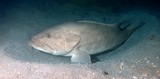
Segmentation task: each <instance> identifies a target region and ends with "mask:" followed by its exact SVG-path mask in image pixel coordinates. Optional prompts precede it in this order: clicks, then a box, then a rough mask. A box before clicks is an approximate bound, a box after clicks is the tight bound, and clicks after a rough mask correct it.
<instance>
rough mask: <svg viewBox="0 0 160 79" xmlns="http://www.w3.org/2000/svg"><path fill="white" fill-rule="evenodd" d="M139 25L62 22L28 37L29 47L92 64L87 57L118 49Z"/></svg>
mask: <svg viewBox="0 0 160 79" xmlns="http://www.w3.org/2000/svg"><path fill="white" fill-rule="evenodd" d="M122 25H124V26H123V28H122ZM143 25H144V22H137V23H133V24H132V23H128V24H127V23H126V22H125V21H122V22H119V23H113V24H105V23H99V22H94V21H75V22H66V23H62V24H59V25H55V26H53V27H51V28H49V29H47V30H44V31H43V32H41V33H38V34H37V35H35V36H33V37H31V38H30V40H29V45H30V46H32V47H33V48H35V49H37V50H40V51H43V52H45V53H49V54H52V55H60V56H70V57H71V62H75V63H92V62H91V56H90V55H93V54H99V53H102V52H104V51H110V50H114V49H116V48H118V47H119V46H121V45H122V44H123V43H124V42H125V41H126V40H127V39H128V37H129V36H130V35H131V34H132V33H133V32H134V31H135V30H137V29H138V28H139V27H141V26H143Z"/></svg>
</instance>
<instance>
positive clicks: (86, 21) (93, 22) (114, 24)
mask: <svg viewBox="0 0 160 79" xmlns="http://www.w3.org/2000/svg"><path fill="white" fill-rule="evenodd" d="M77 22H81V23H82V22H83V23H92V24H99V25H104V26H109V27H117V25H119V23H112V24H106V23H101V22H95V21H88V20H81V21H77Z"/></svg>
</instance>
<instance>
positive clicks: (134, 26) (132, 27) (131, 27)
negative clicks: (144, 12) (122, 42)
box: [123, 21, 145, 34]
mask: <svg viewBox="0 0 160 79" xmlns="http://www.w3.org/2000/svg"><path fill="white" fill-rule="evenodd" d="M144 24H145V22H143V21H140V22H138V23H135V24H129V25H128V26H126V27H125V28H124V29H123V30H124V31H128V32H130V34H131V33H133V32H134V31H136V30H137V29H139V28H140V27H141V26H143V25H144Z"/></svg>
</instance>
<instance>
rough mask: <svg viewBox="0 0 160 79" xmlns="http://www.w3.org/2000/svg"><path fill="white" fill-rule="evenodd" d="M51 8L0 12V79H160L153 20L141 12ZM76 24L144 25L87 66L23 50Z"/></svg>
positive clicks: (159, 44) (23, 6)
mask: <svg viewBox="0 0 160 79" xmlns="http://www.w3.org/2000/svg"><path fill="white" fill-rule="evenodd" d="M53 4H54V3H53ZM53 4H50V5H49V4H48V5H46V6H41V5H40V4H37V5H35V3H33V4H32V5H30V6H29V3H19V4H16V5H14V7H9V8H8V9H6V10H5V11H4V14H3V17H2V18H0V35H1V36H0V58H1V59H0V79H160V62H159V61H160V27H159V26H160V21H159V18H158V17H156V16H154V15H153V14H150V12H148V11H145V10H134V11H127V12H124V13H121V14H112V13H111V12H110V10H107V9H101V8H97V10H95V9H93V8H91V9H86V8H80V7H78V6H74V5H69V4H66V5H58V4H54V6H52V7H50V6H51V5H53ZM47 6H48V7H47ZM104 17H105V20H104ZM77 20H94V21H99V22H106V23H113V22H119V21H122V20H130V21H137V20H142V21H144V22H146V24H145V25H144V26H143V27H141V28H140V29H138V30H137V31H136V32H135V33H133V35H131V37H130V38H129V39H128V40H127V41H126V43H124V44H123V45H122V46H121V47H119V48H118V49H116V50H114V51H112V52H111V53H109V54H107V53H106V54H103V55H99V56H97V57H98V58H99V59H100V62H96V63H93V64H89V65H88V64H73V63H71V62H70V58H67V57H59V56H53V55H49V54H45V53H42V52H39V51H38V50H35V49H32V48H31V47H30V46H28V45H27V40H28V39H29V38H30V37H31V36H33V35H34V34H36V33H38V32H40V31H42V30H44V29H46V28H49V27H50V26H52V25H55V24H58V23H62V22H65V21H77ZM105 72H106V73H108V74H109V75H107V74H105Z"/></svg>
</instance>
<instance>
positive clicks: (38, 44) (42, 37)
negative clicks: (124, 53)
mask: <svg viewBox="0 0 160 79" xmlns="http://www.w3.org/2000/svg"><path fill="white" fill-rule="evenodd" d="M79 41H80V37H79V36H77V35H74V34H69V35H68V34H67V33H64V34H62V33H40V34H37V35H35V36H33V37H32V38H31V39H30V40H29V45H30V46H32V47H33V48H35V49H37V50H40V51H43V52H45V53H50V54H53V55H65V54H68V53H70V52H71V50H73V49H74V47H75V46H76V45H77V44H78V42H79Z"/></svg>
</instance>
